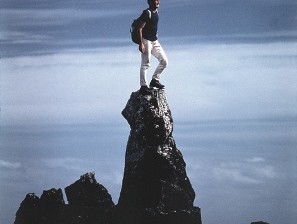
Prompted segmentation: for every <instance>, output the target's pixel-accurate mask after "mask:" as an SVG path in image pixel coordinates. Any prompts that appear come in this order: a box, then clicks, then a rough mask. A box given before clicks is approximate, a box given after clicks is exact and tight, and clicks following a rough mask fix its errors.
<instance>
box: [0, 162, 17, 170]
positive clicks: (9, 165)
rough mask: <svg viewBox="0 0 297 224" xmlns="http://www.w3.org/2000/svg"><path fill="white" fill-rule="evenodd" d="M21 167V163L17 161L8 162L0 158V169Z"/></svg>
mask: <svg viewBox="0 0 297 224" xmlns="http://www.w3.org/2000/svg"><path fill="white" fill-rule="evenodd" d="M20 167H21V163H18V162H8V161H4V160H0V169H1V168H4V169H19V168H20Z"/></svg>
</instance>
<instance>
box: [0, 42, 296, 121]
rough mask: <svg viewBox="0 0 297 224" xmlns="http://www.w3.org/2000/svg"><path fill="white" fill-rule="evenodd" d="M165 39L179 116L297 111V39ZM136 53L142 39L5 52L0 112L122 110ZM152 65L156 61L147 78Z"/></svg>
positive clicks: (170, 91)
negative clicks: (36, 52)
mask: <svg viewBox="0 0 297 224" xmlns="http://www.w3.org/2000/svg"><path fill="white" fill-rule="evenodd" d="M164 47H165V50H166V52H167V54H168V57H169V66H168V68H167V69H166V70H165V71H164V75H162V77H161V78H162V82H163V83H164V84H165V85H166V93H167V95H168V102H169V104H170V107H171V110H172V111H173V112H174V116H175V117H176V118H178V117H179V119H180V118H182V119H186V120H187V119H189V120H197V119H200V120H203V119H208V120H209V119H236V118H241V119H246V118H251V119H253V118H259V117H267V116H270V117H273V116H289V115H291V116H292V115H293V114H296V113H297V109H296V108H297V105H296V103H294V102H296V101H295V99H296V97H297V90H296V87H295V83H296V82H297V76H296V75H295V73H296V69H295V63H294V57H295V49H296V43H272V44H234V45H231V44H230V45H220V44H213V45H202V44H200V45H192V46H190V45H182V46H178V45H177V46H174V45H167V46H166V45H165V46H164ZM139 57H140V56H139V53H138V52H137V47H136V46H131V47H120V48H101V49H92V50H90V51H87V50H86V51H83V50H78V51H67V52H61V53H59V54H52V55H41V56H27V57H13V58H5V59H3V60H2V66H1V70H2V71H1V72H3V74H5V75H4V76H2V77H1V82H2V94H1V98H2V119H3V121H4V122H16V121H17V122H22V121H25V120H30V122H31V121H34V120H44V119H48V120H52V121H54V120H57V121H61V120H63V119H64V120H65V119H67V120H69V121H79V120H81V119H86V118H87V119H96V118H99V117H101V116H109V115H117V114H118V115H119V116H120V111H121V110H122V109H123V107H124V105H125V103H126V101H127V99H128V97H129V95H130V93H131V92H132V91H135V90H137V89H138V88H139V75H138V73H139V61H140V58H139ZM155 66H156V61H153V62H152V68H151V69H150V71H149V75H148V78H149V77H150V74H151V73H152V72H153V69H154V67H155ZM173 99H174V100H173ZM184 108H187V110H184Z"/></svg>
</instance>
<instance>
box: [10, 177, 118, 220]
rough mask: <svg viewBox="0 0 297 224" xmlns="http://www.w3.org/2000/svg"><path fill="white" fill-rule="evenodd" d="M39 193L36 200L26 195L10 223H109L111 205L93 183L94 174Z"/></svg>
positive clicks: (109, 198)
mask: <svg viewBox="0 0 297 224" xmlns="http://www.w3.org/2000/svg"><path fill="white" fill-rule="evenodd" d="M65 192H66V196H67V200H68V202H69V204H65V202H64V199H63V193H62V190H61V189H58V190H56V189H54V188H53V189H50V190H48V191H43V194H42V195H41V197H40V198H38V197H37V196H36V195H35V194H34V193H30V194H27V196H26V198H25V199H24V200H23V202H22V203H21V205H20V208H19V209H18V211H17V213H16V218H15V222H14V224H109V223H111V218H112V214H113V210H114V203H113V201H112V198H111V196H110V194H109V193H108V191H107V190H106V188H105V187H104V186H103V185H101V184H99V183H97V181H96V179H95V175H94V173H87V174H84V175H82V176H81V177H80V179H79V180H78V181H76V182H75V183H73V184H71V185H70V186H68V187H66V188H65Z"/></svg>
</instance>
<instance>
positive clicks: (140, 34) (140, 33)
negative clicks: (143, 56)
mask: <svg viewBox="0 0 297 224" xmlns="http://www.w3.org/2000/svg"><path fill="white" fill-rule="evenodd" d="M144 26H145V22H143V21H140V24H139V37H140V42H139V46H138V49H139V51H140V52H141V53H144V50H145V47H144V45H143V42H142V29H143V27H144Z"/></svg>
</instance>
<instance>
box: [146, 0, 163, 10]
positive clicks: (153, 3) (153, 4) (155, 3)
mask: <svg viewBox="0 0 297 224" xmlns="http://www.w3.org/2000/svg"><path fill="white" fill-rule="evenodd" d="M147 3H148V4H149V6H150V8H152V9H157V8H159V5H160V0H147Z"/></svg>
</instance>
